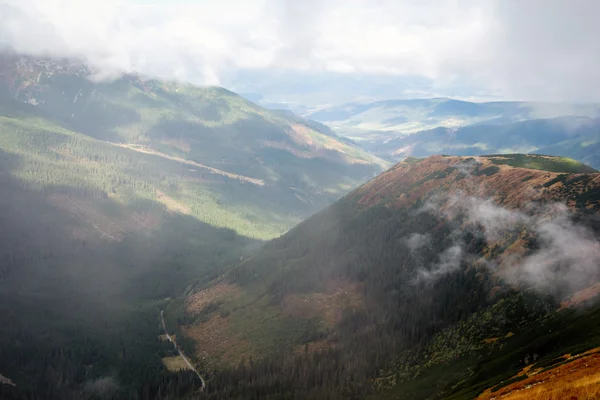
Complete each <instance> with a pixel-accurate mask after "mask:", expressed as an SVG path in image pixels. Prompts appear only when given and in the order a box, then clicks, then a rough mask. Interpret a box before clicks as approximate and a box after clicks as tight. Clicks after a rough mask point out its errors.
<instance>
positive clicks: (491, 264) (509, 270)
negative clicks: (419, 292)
mask: <svg viewBox="0 0 600 400" xmlns="http://www.w3.org/2000/svg"><path fill="white" fill-rule="evenodd" d="M423 210H424V211H426V212H431V213H436V214H437V215H438V216H439V217H442V218H445V219H446V220H448V221H452V222H454V223H459V224H460V227H458V228H456V232H455V233H457V232H465V231H470V232H476V233H478V234H479V233H483V238H484V240H485V241H486V242H487V244H488V245H494V244H496V243H499V242H501V241H502V240H504V239H505V238H508V237H509V236H512V238H513V240H515V236H514V235H516V234H521V235H522V232H528V233H529V234H530V235H531V236H530V237H529V238H528V239H527V240H533V241H534V243H533V246H530V247H531V248H530V249H528V251H527V252H526V253H525V254H524V255H512V256H511V257H504V258H503V259H502V261H499V260H497V259H492V260H487V262H486V265H487V267H488V268H490V269H491V270H492V271H493V272H498V273H499V274H500V276H501V277H502V278H503V279H504V280H506V282H508V283H509V284H516V285H518V286H523V287H533V288H535V289H536V290H538V291H541V292H544V293H551V294H555V295H558V296H564V295H567V294H570V293H573V292H574V291H576V290H579V289H582V288H585V287H588V286H590V285H592V284H594V283H596V282H597V281H599V280H600V242H599V241H598V237H597V236H596V235H595V234H594V232H593V231H592V230H591V229H589V228H588V227H586V226H583V225H581V224H578V223H575V222H573V214H572V211H571V210H569V209H568V208H567V207H566V206H565V205H564V204H560V203H552V204H547V205H543V206H534V205H531V206H530V207H528V208H527V210H511V209H507V208H504V207H501V206H498V205H497V204H495V203H494V201H493V200H492V199H483V198H477V197H469V196H464V197H458V196H453V197H449V198H446V199H445V200H444V199H439V198H438V199H436V200H434V201H433V203H430V204H429V207H425V208H423ZM455 236H456V237H460V234H456V235H455ZM504 244H508V245H510V243H504ZM469 257H470V258H471V260H472V257H473V255H469V254H467V253H466V247H465V244H464V243H462V242H461V241H459V240H457V241H455V243H454V244H453V245H452V246H451V247H449V248H448V249H446V250H444V251H443V252H442V253H441V254H440V257H439V262H438V263H436V264H435V265H433V266H430V267H429V268H422V269H420V270H419V271H418V277H419V279H426V280H435V279H439V278H440V277H442V276H443V275H445V274H447V273H449V272H453V271H456V270H458V269H459V267H460V261H461V259H468V258H469Z"/></svg>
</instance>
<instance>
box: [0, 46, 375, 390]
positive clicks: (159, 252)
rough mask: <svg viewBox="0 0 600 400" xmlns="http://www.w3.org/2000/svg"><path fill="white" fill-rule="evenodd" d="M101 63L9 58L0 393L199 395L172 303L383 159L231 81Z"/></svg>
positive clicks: (1, 219) (3, 82) (0, 233)
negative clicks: (177, 346)
mask: <svg viewBox="0 0 600 400" xmlns="http://www.w3.org/2000/svg"><path fill="white" fill-rule="evenodd" d="M93 73H94V71H92V70H89V69H88V68H87V67H84V66H82V65H81V64H79V63H77V62H73V61H69V60H62V61H57V60H40V59H34V58H29V57H14V56H7V55H3V56H2V58H1V61H0V189H1V191H0V238H1V239H2V240H1V241H0V260H1V261H0V299H1V301H0V308H1V310H0V311H1V312H0V314H1V316H0V374H1V375H2V377H6V379H10V381H11V382H12V383H14V385H15V386H13V385H4V384H2V385H0V390H2V391H1V392H0V397H2V398H17V399H69V398H73V399H81V398H113V397H114V398H140V399H154V398H179V397H182V396H184V395H189V396H197V390H198V389H199V387H200V384H199V382H198V381H197V378H195V377H194V375H193V374H191V373H186V372H179V373H176V372H169V371H168V370H167V368H166V366H165V365H167V364H166V363H165V364H164V365H163V362H161V358H164V357H170V356H173V354H172V353H173V351H174V349H173V347H172V345H170V344H169V343H166V342H161V341H160V340H159V338H158V335H159V334H160V333H162V332H161V329H162V328H161V325H160V323H159V319H158V317H159V312H160V310H161V309H162V308H164V307H166V306H167V305H168V304H169V302H170V300H171V299H172V298H174V297H177V296H180V295H181V294H182V293H184V292H185V291H186V288H189V287H191V286H192V285H193V284H195V283H198V282H200V283H205V282H208V281H211V280H213V279H215V278H216V277H218V276H220V275H222V274H223V273H224V272H226V271H227V270H228V268H229V267H230V266H231V265H234V264H235V263H236V262H239V260H240V259H243V258H245V257H247V256H248V255H249V254H251V253H252V252H253V251H254V250H255V249H257V248H258V247H259V245H260V243H261V241H263V240H265V239H271V238H273V237H275V236H277V235H279V234H281V233H283V232H285V231H286V230H288V229H289V228H290V227H291V226H293V225H294V224H295V223H297V222H298V221H299V220H301V219H302V218H304V217H306V216H308V215H310V214H311V213H313V212H315V211H316V210H319V209H321V208H322V207H324V206H326V205H327V204H329V203H331V202H332V201H334V200H335V199H337V198H339V197H340V196H342V195H343V194H344V193H346V192H347V191H348V190H350V189H351V188H353V187H354V186H355V185H356V184H358V183H359V182H363V181H365V180H367V179H368V178H370V177H372V176H373V175H375V174H376V173H378V172H379V171H380V170H381V168H382V167H384V166H385V165H386V163H385V162H382V161H381V160H379V159H377V158H375V157H372V156H370V155H369V154H367V153H365V152H364V151H362V150H360V149H358V148H357V147H355V146H353V145H351V144H348V143H346V142H345V141H342V140H339V139H338V138H337V137H336V136H335V135H334V134H333V133H332V132H331V131H330V130H328V129H327V128H326V127H324V126H322V125H320V124H318V123H315V122H312V121H307V120H305V119H302V118H300V117H297V116H294V115H289V114H281V113H276V112H270V111H267V110H264V109H262V108H260V107H258V106H256V105H254V104H252V103H249V102H247V101H245V100H243V99H242V98H240V97H239V96H237V95H235V94H234V93H231V92H228V91H226V90H224V89H221V88H198V87H194V86H192V85H188V84H180V83H172V82H161V81H156V80H150V79H142V78H140V77H137V76H125V77H121V78H119V79H116V80H112V81H97V80H96V79H95V78H96V77H95V76H94V75H93ZM182 340H183V339H182Z"/></svg>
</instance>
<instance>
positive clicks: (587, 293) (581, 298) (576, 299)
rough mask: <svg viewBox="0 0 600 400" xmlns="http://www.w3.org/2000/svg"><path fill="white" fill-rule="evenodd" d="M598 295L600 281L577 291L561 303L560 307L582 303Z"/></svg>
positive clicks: (599, 293)
mask: <svg viewBox="0 0 600 400" xmlns="http://www.w3.org/2000/svg"><path fill="white" fill-rule="evenodd" d="M598 295H600V283H596V284H595V285H594V286H590V287H588V288H585V289H582V290H580V291H578V292H575V293H574V294H573V295H572V296H571V297H569V298H568V299H566V300H564V301H563V302H562V303H560V308H561V309H563V308H569V307H574V306H577V305H580V304H581V303H583V302H585V301H587V300H590V299H592V298H594V297H596V296H598Z"/></svg>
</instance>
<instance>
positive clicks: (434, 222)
mask: <svg viewBox="0 0 600 400" xmlns="http://www.w3.org/2000/svg"><path fill="white" fill-rule="evenodd" d="M359 83H360V82H359ZM283 89H285V88H283ZM283 89H282V90H283ZM290 90H291V89H290ZM388 90H391V89H390V88H388ZM246 97H252V96H251V95H248V94H246ZM258 100H260V99H259V98H257V101H258ZM277 106H279V105H277ZM303 110H304V111H303V115H302V116H299V115H297V114H294V113H293V112H291V111H290V110H281V109H280V110H269V109H266V108H263V107H261V106H259V105H257V104H255V103H253V102H251V101H249V100H246V99H245V98H243V97H241V96H239V95H237V94H236V93H233V92H231V91H229V90H227V89H224V88H221V87H197V86H194V85H191V84H188V83H182V82H169V81H161V80H157V79H152V78H150V77H144V76H138V75H133V74H129V75H123V76H120V77H116V78H114V79H108V80H107V79H106V77H102V76H99V75H97V74H96V71H94V70H93V69H92V68H90V67H88V66H86V65H84V64H83V63H82V62H80V61H78V60H58V59H46V58H35V57H30V56H21V55H15V54H8V53H7V54H3V55H2V56H1V57H0V188H1V191H0V398H3V399H4V398H6V399H11V400H13V399H14V400H16V399H19V400H21V399H28V400H33V399H50V400H52V399H57V400H58V399H60V400H63V399H67V400H69V399H90V400H91V399H94V400H95V399H140V400H146V399H148V400H149V399H180V398H182V399H192V398H194V399H195V398H206V399H251V398H261V399H262V398H265V399H305V398H318V399H417V400H418V399H456V400H458V399H473V398H478V399H485V400H487V399H491V398H498V397H502V398H506V399H507V400H516V399H518V396H520V395H523V393H525V395H526V396H527V395H530V394H531V395H532V396H535V395H534V394H533V393H541V392H539V391H547V392H548V393H551V395H555V397H557V398H562V397H560V396H563V397H564V398H570V397H565V396H571V395H573V396H575V397H577V396H581V397H580V398H584V397H582V394H581V393H583V392H582V391H583V390H588V389H589V394H590V396H594V395H600V393H598V392H597V391H594V389H593V383H594V382H598V379H600V376H598V373H597V371H598V366H600V324H599V321H600V308H599V307H600V306H599V305H598V302H597V301H596V300H597V295H598V294H599V293H600V270H599V269H598V265H600V244H599V243H600V242H599V239H600V218H599V212H600V173H599V172H598V171H597V170H596V169H595V168H597V167H600V165H599V163H600V161H599V160H600V159H599V158H598V151H597V150H598V146H597V138H598V134H597V132H598V127H599V126H600V125H599V123H598V121H599V120H598V113H599V108H598V106H596V105H585V104H582V105H565V104H542V103H526V102H493V103H470V102H464V101H458V100H451V99H441V98H436V99H426V100H398V101H396V100H389V101H387V100H386V101H378V102H373V103H364V104H358V103H356V104H354V103H353V104H347V105H343V106H331V107H329V106H328V107H314V106H313V107H310V108H309V107H306V108H304V109H303ZM532 152H536V153H543V154H545V155H542V154H520V153H532ZM517 153H518V154H517ZM421 157H423V158H421ZM400 160H401V161H400ZM398 161H400V162H398ZM394 163H396V164H394ZM563 366H568V368H566V367H565V368H563ZM568 382H575V383H576V384H572V385H571V387H574V388H576V389H577V390H578V392H568V395H567V394H565V393H567V392H564V393H563V392H560V393H559V391H560V390H563V389H564V388H563V386H565V387H567V386H568ZM561 385H563V386H561ZM561 388H563V389H561ZM565 390H566V389H565ZM569 390H570V389H569ZM590 398H593V397H590Z"/></svg>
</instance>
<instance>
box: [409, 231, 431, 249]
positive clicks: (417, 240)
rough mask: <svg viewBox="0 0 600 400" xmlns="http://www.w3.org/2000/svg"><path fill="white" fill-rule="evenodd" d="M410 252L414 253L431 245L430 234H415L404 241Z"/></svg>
mask: <svg viewBox="0 0 600 400" xmlns="http://www.w3.org/2000/svg"><path fill="white" fill-rule="evenodd" d="M404 243H405V244H406V246H407V247H408V248H409V250H410V251H411V252H412V253H414V252H417V251H418V250H420V249H421V248H423V247H426V246H429V244H430V243H431V235H430V234H428V233H425V234H422V233H413V234H411V235H410V236H409V237H407V238H406V239H405V240H404Z"/></svg>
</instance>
